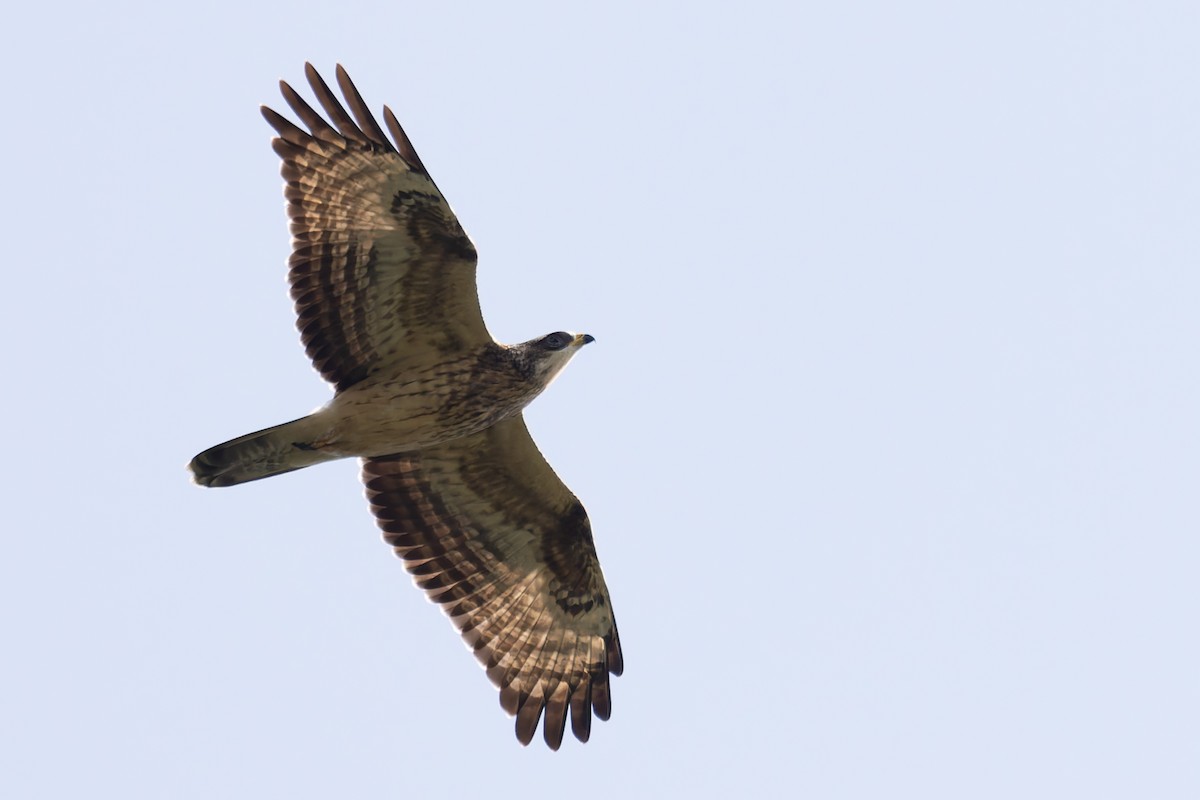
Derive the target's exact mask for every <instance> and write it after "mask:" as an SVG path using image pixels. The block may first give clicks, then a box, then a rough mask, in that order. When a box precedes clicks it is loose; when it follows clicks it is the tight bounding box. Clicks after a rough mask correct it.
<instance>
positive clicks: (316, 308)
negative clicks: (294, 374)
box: [262, 64, 491, 390]
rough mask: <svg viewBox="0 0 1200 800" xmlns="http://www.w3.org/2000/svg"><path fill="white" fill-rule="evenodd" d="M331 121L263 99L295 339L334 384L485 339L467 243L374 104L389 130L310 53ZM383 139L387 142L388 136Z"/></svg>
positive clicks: (340, 75)
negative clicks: (332, 81)
mask: <svg viewBox="0 0 1200 800" xmlns="http://www.w3.org/2000/svg"><path fill="white" fill-rule="evenodd" d="M305 75H307V77H308V82H309V84H310V85H311V86H312V90H313V93H314V94H315V95H316V97H317V100H318V101H319V102H320V105H321V107H322V108H323V109H324V111H325V114H326V115H327V116H328V118H329V120H330V121H331V122H332V124H330V122H327V121H326V120H325V118H324V117H322V116H321V115H320V114H319V113H317V112H316V111H314V110H313V109H312V107H311V106H309V105H308V103H306V102H305V101H304V100H303V99H301V97H300V95H298V94H297V93H296V92H295V90H293V89H292V87H291V86H289V85H288V84H287V83H285V82H283V81H280V84H279V86H280V90H281V91H282V92H283V97H284V99H285V100H286V101H287V104H288V105H289V106H291V108H292V111H293V112H295V114H296V116H297V117H298V118H299V119H300V121H301V122H303V123H304V125H305V126H307V127H308V130H307V131H305V130H303V129H301V128H299V127H297V126H296V125H294V124H292V123H291V122H289V121H288V120H287V119H286V118H284V117H282V116H281V115H279V114H277V113H276V112H274V111H272V110H271V109H269V108H267V107H265V106H264V107H263V109H262V112H263V116H264V117H266V119H267V122H269V123H270V124H271V127H273V128H274V129H275V130H276V131H277V132H278V133H279V136H278V138H276V139H274V140H272V146H273V147H274V149H275V152H276V153H278V154H279V155H280V157H281V158H282V159H283V167H282V170H281V171H282V173H283V177H284V179H285V180H286V181H287V186H286V188H285V189H284V195H285V196H286V198H287V202H288V206H287V210H288V217H289V218H290V219H291V229H292V235H293V237H294V238H293V241H292V257H291V259H290V261H289V262H288V263H289V266H290V272H289V276H288V279H289V281H290V283H291V290H292V299H293V300H294V301H295V303H296V313H297V314H298V315H299V320H298V322H297V327H299V328H300V334H301V338H302V339H303V341H304V346H305V348H306V350H307V352H308V355H309V357H310V358H311V359H312V361H313V364H314V365H315V366H316V368H317V370H318V371H319V372H320V373H321V375H322V376H324V378H325V379H326V380H328V381H329V382H330V383H333V384H334V385H335V386H336V387H337V388H338V389H339V390H341V389H345V388H347V387H349V386H352V385H354V384H355V383H358V382H359V381H361V380H363V379H364V378H367V377H369V376H370V375H372V374H374V373H376V372H379V371H381V370H386V369H387V368H388V367H389V366H393V365H395V364H396V363H397V362H398V361H399V360H401V359H405V360H408V359H418V360H420V359H425V360H441V357H442V354H445V353H448V352H455V351H459V350H461V349H463V348H466V347H471V346H475V345H479V344H481V343H484V342H488V341H491V337H490V336H489V335H488V332H487V328H486V327H485V326H484V323H483V315H482V314H481V313H480V311H479V296H478V293H477V292H476V289H475V262H476V254H475V247H474V245H472V244H471V240H470V239H468V238H467V235H466V233H464V232H463V229H462V226H460V225H459V224H458V219H457V218H456V217H455V216H454V212H453V211H451V210H450V206H449V205H448V204H447V203H446V199H445V198H444V197H443V196H442V193H441V192H440V191H438V188H437V186H435V185H434V183H433V179H432V178H430V177H429V173H428V172H427V171H426V170H425V166H424V165H423V164H422V163H421V159H420V158H419V157H418V156H417V153H416V151H415V150H414V149H413V146H412V144H411V143H410V142H409V140H408V137H407V136H406V135H405V133H404V131H403V130H402V129H401V127H400V125H399V123H398V122H396V117H395V116H394V115H393V114H392V112H391V110H390V109H388V108H387V107H386V106H385V107H384V109H383V115H384V121H385V122H386V123H387V126H388V129H389V130H390V131H391V134H392V140H389V139H388V137H387V136H386V135H385V134H384V132H383V130H382V129H381V128H380V127H379V123H378V122H376V121H375V118H374V117H372V116H371V112H370V110H369V109H368V108H367V105H366V103H365V102H363V99H362V96H361V95H360V94H359V93H358V90H357V89H356V88H355V87H354V84H353V83H351V81H350V77H349V76H348V75H347V74H346V71H345V70H344V69H342V67H341V66H340V65H339V66H338V68H337V80H338V85H339V86H340V87H341V89H342V94H343V95H344V96H345V98H346V101H347V103H348V104H349V106H350V110H351V111H352V112H353V115H354V116H353V118H352V117H351V116H350V114H347V113H346V110H345V109H344V108H343V107H342V104H341V103H339V102H338V99H337V97H335V96H334V94H333V92H332V91H330V89H329V87H328V86H327V85H326V84H325V81H324V80H322V78H321V76H320V75H318V74H317V71H316V70H315V69H314V68H313V66H312V65H311V64H306V65H305ZM393 140H394V143H393Z"/></svg>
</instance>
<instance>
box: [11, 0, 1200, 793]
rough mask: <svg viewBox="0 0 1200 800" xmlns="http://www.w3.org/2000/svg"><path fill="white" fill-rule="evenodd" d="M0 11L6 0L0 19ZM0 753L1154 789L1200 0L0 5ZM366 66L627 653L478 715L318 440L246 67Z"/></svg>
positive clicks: (1179, 669)
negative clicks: (207, 461)
mask: <svg viewBox="0 0 1200 800" xmlns="http://www.w3.org/2000/svg"><path fill="white" fill-rule="evenodd" d="M14 13H15V17H14ZM7 22H8V24H7V25H6V33H5V36H4V39H5V46H4V47H3V48H0V64H3V66H4V68H5V69H4V74H5V75H6V76H7V80H8V88H7V89H6V102H5V108H6V109H7V111H6V112H5V124H4V125H3V126H0V137H2V138H3V145H4V153H5V154H6V168H5V178H4V185H5V187H6V188H7V192H5V194H6V196H7V197H8V198H9V200H8V201H6V208H5V209H4V214H3V219H4V221H5V222H4V226H5V229H6V231H7V238H8V252H7V257H6V261H5V263H6V268H5V270H4V274H5V276H6V286H7V289H8V292H7V298H8V301H9V302H8V304H7V310H6V313H5V314H4V315H2V316H0V334H2V335H3V336H4V340H5V341H6V342H7V343H8V348H7V364H6V366H7V373H8V374H9V376H10V380H9V384H8V387H9V388H8V390H7V391H6V395H7V397H8V398H9V399H8V401H7V402H6V414H5V417H6V419H7V421H8V434H7V442H8V445H9V447H8V450H9V453H8V457H7V459H6V466H5V468H4V473H5V480H4V482H3V485H4V497H5V500H4V503H3V504H2V505H3V510H2V511H0V515H2V519H3V522H2V526H3V529H4V541H5V545H6V550H5V555H4V557H3V558H2V559H0V631H2V632H3V637H4V647H3V657H2V658H0V708H2V711H0V752H3V753H4V759H3V761H4V766H3V767H2V768H0V795H2V796H4V797H13V798H79V797H89V798H110V797H111V798H163V797H169V798H214V797H221V798H263V797H288V798H331V797H414V796H417V795H424V794H430V793H437V794H439V795H444V796H450V795H454V796H458V795H462V796H468V795H473V794H476V793H481V794H484V795H486V796H488V797H497V798H505V797H540V796H550V795H551V793H563V794H566V795H569V796H571V797H578V798H592V797H606V798H611V797H635V798H636V797H649V796H655V795H658V796H663V793H665V792H667V791H672V790H673V791H677V792H686V793H687V794H688V795H689V796H694V797H720V796H735V795H740V796H746V795H750V796H763V797H770V796H781V795H783V794H784V793H789V794H791V795H792V796H795V797H806V798H808V797H810V798H823V799H824V798H872V799H874V798H893V797H913V798H922V800H929V799H930V798H955V799H956V800H957V799H958V798H1014V797H1021V798H1056V799H1057V798H1063V797H1079V798H1084V797H1086V798H1089V799H1090V798H1124V797H1130V798H1132V797H1138V798H1141V797H1154V798H1194V797H1197V796H1200V680H1198V678H1197V676H1198V675H1200V642H1198V638H1197V634H1196V631H1197V616H1198V612H1200V602H1198V599H1197V576H1198V574H1200V543H1198V540H1197V532H1198V531H1200V501H1198V497H1200V494H1198V492H1197V483H1198V480H1200V423H1198V421H1197V414H1198V410H1200V381H1198V380H1197V348H1198V345H1200V314H1198V313H1197V309H1198V306H1200V227H1198V226H1197V218H1198V216H1200V149H1198V148H1200V103H1198V101H1197V92H1198V90H1197V86H1198V85H1200V80H1198V79H1200V49H1198V48H1197V42H1200V6H1198V5H1196V4H1195V3H1194V2H1175V3H1167V2H1088V3H1084V2H1071V3H1067V2H1053V1H1051V2H1036V3H1032V2H1030V3H1025V2H1003V3H1000V2H985V3H950V2H913V3H883V2H848V3H836V4H835V3H819V4H805V3H788V4H783V3H780V4H764V3H750V4H746V5H745V6H744V7H742V8H739V9H738V10H736V11H734V10H733V6H732V4H730V5H715V4H707V3H699V4H697V3H692V4H649V5H642V4H627V3H615V4H613V3H609V4H605V5H604V6H602V7H601V6H595V7H593V8H592V10H590V11H581V10H579V9H578V8H574V7H567V6H566V5H565V4H552V3H545V4H529V3H503V4H501V3H492V4H483V3H475V4H428V3H425V4H410V3H404V2H391V3H370V4H366V3H355V2H349V3H340V4H332V3H311V2H289V3H257V4H254V3H237V4H223V3H216V4H209V5H206V6H204V7H203V9H201V8H200V7H199V6H197V7H196V8H194V9H192V10H186V11H181V10H179V9H177V8H174V7H163V6H161V5H159V4H150V3H119V2H117V3H110V4H104V5H102V4H86V5H83V4H67V5H63V6H58V7H39V8H36V9H35V8H33V7H32V4H26V6H25V7H24V8H23V9H22V10H20V11H17V12H12V11H10V12H9V16H8V18H7ZM305 60H311V61H313V62H314V64H315V65H316V66H318V68H320V69H321V70H322V71H325V72H329V73H331V72H332V69H333V66H334V64H335V63H337V62H339V61H340V62H342V63H344V64H345V65H346V66H347V68H348V69H349V70H350V74H351V75H352V76H353V77H354V79H355V81H356V82H357V84H358V86H359V88H360V89H361V90H362V92H363V94H364V95H365V97H366V99H367V101H368V102H369V103H370V105H371V106H372V107H373V108H375V109H379V108H381V107H382V105H383V104H384V103H388V104H389V105H391V107H392V108H393V109H394V110H395V111H396V113H397V115H398V116H399V118H400V120H401V122H402V123H403V124H404V126H405V128H406V129H407V131H408V133H409V135H410V136H411V138H412V140H413V142H414V143H415V145H416V147H417V149H418V151H419V152H420V153H421V156H422V158H423V159H424V161H425V163H426V164H427V166H428V167H429V169H430V170H431V172H432V173H433V175H434V177H435V179H436V180H437V182H438V184H439V186H440V187H441V188H442V189H443V191H444V192H445V193H446V195H447V196H448V198H449V199H450V202H451V203H452V204H453V205H454V207H455V209H456V210H457V212H458V214H459V216H460V218H461V220H462V222H463V225H464V226H465V227H466V229H467V231H468V232H469V233H470V234H471V236H472V238H473V239H474V240H475V242H476V244H477V246H478V248H479V251H480V253H481V263H480V270H479V281H480V291H481V296H482V302H483V307H484V313H485V316H486V317H487V320H488V323H489V326H490V328H491V330H492V332H493V333H494V334H495V335H496V336H497V337H498V338H500V339H501V340H503V341H519V340H524V339H527V338H530V337H532V336H535V335H539V334H542V333H545V332H547V331H551V330H557V329H560V328H566V329H573V330H582V331H587V332H590V333H592V334H594V335H595V336H596V337H597V343H596V344H595V345H593V346H592V347H589V348H588V350H587V351H586V352H584V353H583V354H582V355H581V357H580V358H578V359H576V362H575V363H574V364H573V365H572V366H571V368H570V369H569V370H568V371H567V372H566V374H565V375H564V376H563V378H562V379H561V380H559V381H557V382H556V383H555V384H554V386H553V387H552V389H551V390H550V391H549V392H547V394H546V395H545V396H543V397H542V398H541V399H540V400H538V401H537V402H536V403H535V404H534V406H533V407H532V408H531V410H530V412H529V420H530V427H531V428H532V430H533V432H534V434H535V436H536V438H537V440H538V442H539V444H540V445H541V447H542V449H543V451H544V452H545V453H546V455H547V457H548V458H549V459H550V461H551V463H552V464H554V466H555V467H556V469H557V470H558V471H559V473H560V475H561V476H562V477H563V478H564V479H565V480H566V481H567V482H568V483H569V484H570V485H571V487H572V488H573V489H574V490H575V491H576V492H577V493H578V494H579V495H580V497H581V498H582V499H583V501H584V503H585V504H586V506H587V508H588V510H589V512H590V514H591V517H592V521H593V527H594V530H595V534H596V542H597V547H598V549H599V552H600V555H601V559H602V562H603V565H604V568H605V572H606V575H607V579H608V584H609V587H610V589H611V590H612V594H613V599H614V604H615V609H616V612H617V616H618V619H619V621H620V625H621V636H622V642H623V644H624V647H625V654H626V666H627V669H626V674H625V675H624V676H623V677H621V678H619V679H617V680H616V681H615V683H614V686H613V695H614V711H613V718H612V720H611V721H609V722H607V723H598V724H597V725H596V726H595V727H594V728H593V734H592V741H591V742H590V743H589V744H587V745H586V746H580V745H579V744H578V743H577V742H575V741H574V740H570V739H569V740H568V741H566V742H565V743H564V745H563V749H562V750H561V751H560V752H558V753H550V752H548V751H547V750H546V749H545V747H544V746H543V745H542V744H541V743H540V742H537V741H535V744H534V745H533V746H531V747H530V748H528V749H522V748H521V747H520V746H519V745H518V744H517V743H516V741H515V739H514V737H513V735H512V723H511V721H510V720H509V719H508V718H507V717H506V716H505V715H504V714H503V712H502V711H501V710H500V708H499V703H498V701H497V698H496V694H495V692H494V690H493V689H492V687H491V685H490V684H489V683H488V681H487V679H486V677H485V676H484V674H483V672H482V670H480V669H479V668H478V666H476V664H475V662H474V660H473V659H472V658H471V657H470V655H469V653H468V652H467V651H466V649H465V648H464V647H463V645H462V644H461V643H460V641H459V639H458V637H457V636H456V635H455V633H454V632H453V630H452V628H451V626H450V624H449V623H448V622H447V621H446V620H445V619H444V618H443V617H442V616H441V614H440V613H439V612H438V610H437V609H436V608H435V607H434V606H432V605H430V604H429V603H427V602H426V601H425V600H424V599H423V598H422V597H421V595H420V593H419V592H418V591H417V590H416V589H415V588H413V587H412V585H411V583H410V580H409V578H408V576H407V575H406V574H405V572H404V570H403V569H402V567H401V564H400V563H399V561H398V560H397V559H396V558H395V557H394V556H393V555H392V554H391V552H390V550H389V548H387V547H386V546H385V545H384V544H383V543H382V542H381V540H380V537H379V534H378V532H377V530H376V528H375V525H374V523H373V521H372V519H371V517H370V514H369V512H368V509H367V505H366V503H365V501H364V500H363V497H362V488H361V486H360V484H359V483H358V478H357V465H356V464H354V463H351V462H345V463H339V464H334V465H327V466H322V467H317V468H314V469H311V470H306V471H304V472H300V473H294V474H290V475H286V476H281V477H279V478H275V479H272V480H269V481H263V482H260V483H255V484H250V485H247V486H244V487H237V488H234V489H229V490H201V489H199V488H196V487H194V486H192V485H190V484H189V483H188V480H187V476H186V474H185V471H184V465H185V464H186V462H187V461H188V459H189V458H191V456H192V455H193V454H195V453H196V452H197V451H199V450H201V449H203V448H205V447H207V446H209V445H212V444H214V443H216V442H219V441H222V440H224V439H227V438H230V437H232V436H235V435H238V434H241V433H244V432H246V431H249V430H253V429H256V428H260V427H264V426H267V425H270V424H273V423H277V422H281V421H284V420H287V419H291V418H293V417H295V416H298V415H300V414H302V413H305V412H307V411H309V410H311V409H312V408H314V407H315V406H317V405H319V404H320V403H322V402H324V401H325V400H326V399H327V398H328V396H329V393H328V390H327V389H326V388H325V387H324V385H323V384H322V382H321V381H320V379H319V378H318V377H317V376H316V374H315V373H314V372H313V371H312V369H311V368H310V367H309V365H308V362H307V360H306V359H305V357H304V355H303V352H302V350H301V348H300V346H299V342H298V336H297V334H296V332H295V330H294V328H293V319H292V312H291V306H290V302H289V300H288V299H287V295H286V287H285V283H284V276H285V259H286V256H287V252H288V233H287V228H286V223H285V218H284V213H283V198H282V182H281V179H280V178H279V175H278V162H277V159H276V156H275V155H274V153H272V152H271V150H270V148H269V146H268V140H269V135H270V129H269V128H268V127H267V125H266V124H265V123H264V122H263V120H262V119H261V117H260V116H259V113H258V105H259V104H261V103H270V104H275V105H280V100H279V96H278V91H277V88H276V81H277V79H279V78H286V79H288V80H289V81H292V82H294V83H296V84H297V85H299V84H302V83H303V70H302V67H303V63H304V61H305Z"/></svg>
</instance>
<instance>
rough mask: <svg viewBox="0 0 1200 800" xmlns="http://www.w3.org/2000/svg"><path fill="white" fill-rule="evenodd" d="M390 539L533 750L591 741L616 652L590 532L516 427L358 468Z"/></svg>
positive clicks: (618, 659) (603, 711)
mask: <svg viewBox="0 0 1200 800" xmlns="http://www.w3.org/2000/svg"><path fill="white" fill-rule="evenodd" d="M363 480H364V482H365V483H366V486H367V498H368V499H369V500H370V501H371V510H372V511H373V512H374V513H375V516H376V518H377V519H378V521H379V525H380V527H381V528H382V529H383V536H384V539H385V540H386V541H387V542H388V543H389V544H391V545H392V546H393V547H395V548H396V553H397V554H398V555H399V556H400V557H401V558H403V559H404V563H405V566H406V567H407V568H408V570H409V572H411V573H412V574H413V576H414V580H415V581H416V584H417V585H418V586H419V587H420V588H422V589H424V590H425V592H426V593H427V594H428V595H429V597H430V598H431V599H432V600H433V601H434V602H437V603H439V604H441V606H442V608H443V609H444V610H445V611H446V613H447V614H448V615H449V616H450V619H451V621H453V622H454V625H455V626H456V627H457V628H458V629H459V631H460V632H461V633H462V635H463V638H464V639H465V640H466V641H467V644H468V645H469V646H470V647H471V648H472V649H473V650H474V651H475V656H476V658H478V659H479V661H480V662H481V663H482V664H483V666H484V668H485V669H486V670H487V674H488V677H489V678H491V680H492V682H493V683H494V684H496V686H498V687H499V689H500V705H501V706H502V707H503V708H504V710H505V711H507V712H508V713H509V714H514V715H516V718H517V719H516V732H517V738H518V739H520V741H521V742H522V743H523V744H528V743H529V742H530V740H531V739H532V738H533V734H534V731H535V730H536V728H537V725H538V721H539V719H540V718H541V717H542V716H543V714H544V716H545V723H544V725H543V728H542V733H543V736H544V737H545V740H546V743H547V744H548V745H550V747H551V748H554V749H558V746H559V744H560V743H561V742H562V736H563V731H564V729H565V727H566V721H567V716H568V713H569V715H570V719H571V729H572V731H573V732H574V734H575V736H576V738H578V739H579V740H580V741H587V739H588V735H589V732H590V730H591V714H592V711H595V713H596V716H598V717H599V718H600V719H608V716H609V712H610V710H611V703H610V694H609V675H610V674H612V675H620V674H621V671H622V669H623V666H624V664H623V659H622V655H621V643H620V640H619V639H618V637H617V626H616V621H615V620H614V618H613V613H612V605H611V603H610V601H609V596H608V589H607V587H606V586H605V584H604V576H603V575H602V574H601V572H600V562H599V560H598V559H597V557H596V548H595V546H594V545H593V543H592V533H591V525H590V524H589V522H588V518H587V513H586V512H585V511H584V510H583V506H582V505H580V503H579V501H578V500H577V499H576V498H575V495H573V494H572V493H571V491H570V490H569V489H567V487H566V486H564V485H563V483H562V481H560V480H559V479H558V476H557V475H555V474H554V471H553V470H552V469H551V468H550V465H549V464H547V463H546V460H545V459H544V458H543V457H542V454H541V453H540V452H538V449H537V446H536V445H535V444H534V443H533V439H532V438H531V437H530V435H529V431H528V430H527V429H526V427H525V422H524V420H523V419H522V417H521V416H520V415H517V416H516V417H512V418H509V419H507V420H504V421H502V422H500V423H497V424H496V425H495V426H493V427H491V428H489V429H487V430H485V431H482V432H480V433H477V434H474V435H472V436H468V437H465V438H463V439H458V440H454V441H451V442H447V443H444V444H442V445H439V446H437V447H433V448H430V449H427V450H421V451H419V452H413V453H404V454H397V455H392V456H385V457H382V458H368V459H365V460H364V461H363Z"/></svg>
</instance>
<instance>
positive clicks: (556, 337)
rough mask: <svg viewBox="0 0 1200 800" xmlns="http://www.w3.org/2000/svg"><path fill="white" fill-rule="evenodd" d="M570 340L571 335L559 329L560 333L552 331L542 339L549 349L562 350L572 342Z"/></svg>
mask: <svg viewBox="0 0 1200 800" xmlns="http://www.w3.org/2000/svg"><path fill="white" fill-rule="evenodd" d="M570 342H571V337H570V336H569V335H568V334H566V333H563V332H562V331H559V332H558V333H552V334H550V335H549V336H547V337H546V338H545V339H542V344H544V345H546V349H547V350H562V349H563V348H564V347H566V346H567V345H568V344H570Z"/></svg>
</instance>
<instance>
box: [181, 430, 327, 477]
mask: <svg viewBox="0 0 1200 800" xmlns="http://www.w3.org/2000/svg"><path fill="white" fill-rule="evenodd" d="M321 432H322V431H321V425H320V424H319V423H317V421H316V420H314V419H313V417H312V416H308V417H301V418H300V419H296V420H292V421H291V422H285V423H283V424H282V425H276V426H275V427H273V428H267V429H266V430H262V431H258V432H256V433H248V434H246V435H245V436H239V437H238V438H236V439H231V440H230V441H228V442H225V443H224V444H219V445H217V446H216V447H210V448H208V449H207V450H205V451H204V452H203V453H201V454H200V455H198V456H196V457H195V458H193V459H192V463H191V464H189V465H188V469H190V470H191V471H192V477H193V479H194V480H195V481H196V483H198V484H200V485H201V486H233V485H235V484H238V483H245V482H247V481H256V480H258V479H259V478H269V477H271V476H272V475H280V474H282V473H284V472H291V471H292V470H295V469H301V468H303V467H310V466H312V465H313V464H320V463H321V462H322V461H332V460H334V459H336V458H340V457H341V456H339V455H334V454H331V453H327V452H323V451H321V450H318V449H317V448H316V447H314V446H313V445H312V442H313V440H314V439H315V438H316V437H317V436H318V435H320V433H321Z"/></svg>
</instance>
